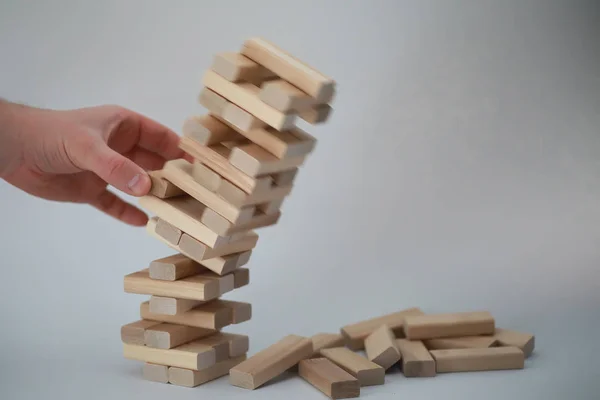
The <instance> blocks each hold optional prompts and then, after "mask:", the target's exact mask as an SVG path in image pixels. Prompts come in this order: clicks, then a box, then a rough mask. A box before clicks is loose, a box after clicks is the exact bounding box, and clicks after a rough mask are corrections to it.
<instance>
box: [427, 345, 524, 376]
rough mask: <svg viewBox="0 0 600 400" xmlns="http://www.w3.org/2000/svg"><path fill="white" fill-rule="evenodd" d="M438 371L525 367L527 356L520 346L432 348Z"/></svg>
mask: <svg viewBox="0 0 600 400" xmlns="http://www.w3.org/2000/svg"><path fill="white" fill-rule="evenodd" d="M431 356H432V357H433V358H434V360H435V364H436V371H437V372H438V373H443V372H468V371H494V370H504V369H523V368H524V367H525V356H524V354H523V352H522V351H521V349H519V348H518V347H489V348H474V349H450V350H432V351H431Z"/></svg>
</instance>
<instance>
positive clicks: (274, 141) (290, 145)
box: [241, 127, 316, 159]
mask: <svg viewBox="0 0 600 400" xmlns="http://www.w3.org/2000/svg"><path fill="white" fill-rule="evenodd" d="M241 133H242V135H244V136H245V137H247V138H248V139H249V140H251V141H252V142H254V143H255V144H257V145H258V146H260V147H261V148H263V149H265V150H266V151H268V152H269V153H271V154H272V155H273V156H275V157H277V158H279V159H286V158H294V157H300V156H305V155H307V154H309V153H311V152H312V151H313V150H314V148H315V145H316V139H315V138H314V137H313V136H311V135H309V134H308V133H306V132H304V131H302V130H301V129H300V128H297V127H296V128H292V129H290V130H287V131H283V132H281V131H277V130H275V129H273V128H256V129H251V130H247V131H244V132H241Z"/></svg>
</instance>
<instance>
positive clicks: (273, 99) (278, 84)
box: [258, 79, 316, 113]
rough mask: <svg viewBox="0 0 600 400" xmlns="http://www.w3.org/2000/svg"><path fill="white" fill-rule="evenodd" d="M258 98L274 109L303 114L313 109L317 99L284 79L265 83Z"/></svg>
mask: <svg viewBox="0 0 600 400" xmlns="http://www.w3.org/2000/svg"><path fill="white" fill-rule="evenodd" d="M258 98H259V99H261V100H262V101H263V102H264V103H265V104H267V105H269V106H271V107H273V108H274V109H276V110H278V111H281V112H284V113H287V112H292V111H296V112H301V111H307V110H310V109H311V108H313V107H314V106H315V104H316V102H315V99H313V98H312V97H310V96H309V95H308V94H307V93H306V92H303V91H302V90H300V89H298V88H297V87H296V86H294V85H292V84H291V83H289V82H287V81H285V80H283V79H275V80H272V81H268V82H265V83H264V84H263V85H262V86H261V89H260V93H259V94H258Z"/></svg>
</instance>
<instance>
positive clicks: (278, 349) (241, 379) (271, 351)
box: [229, 335, 312, 390]
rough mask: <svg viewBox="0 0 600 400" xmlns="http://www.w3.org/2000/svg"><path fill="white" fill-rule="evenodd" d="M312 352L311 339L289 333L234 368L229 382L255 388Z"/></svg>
mask: <svg viewBox="0 0 600 400" xmlns="http://www.w3.org/2000/svg"><path fill="white" fill-rule="evenodd" d="M311 354H312V342H311V341H310V339H307V338H304V337H301V336H296V335H288V336H286V337H284V338H283V339H281V340H280V341H278V342H277V343H275V344H273V345H271V346H270V347H268V348H266V349H264V350H261V351H259V352H258V353H256V354H254V355H253V356H252V357H250V358H248V359H247V360H246V361H244V362H243V363H241V364H238V365H237V366H235V367H234V368H232V369H231V371H229V382H230V383H231V384H232V385H233V386H239V387H241V388H244V389H251V390H254V389H256V388H258V387H260V386H262V385H263V384H265V383H266V382H268V381H270V380H271V379H273V378H275V377H276V376H278V375H280V374H282V373H283V372H285V371H286V370H288V369H289V368H290V367H292V366H294V365H296V364H297V363H298V362H300V360H303V359H305V358H307V357H310V356H311Z"/></svg>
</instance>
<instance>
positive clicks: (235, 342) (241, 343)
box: [219, 332, 250, 358]
mask: <svg viewBox="0 0 600 400" xmlns="http://www.w3.org/2000/svg"><path fill="white" fill-rule="evenodd" d="M219 334H220V335H222V336H224V337H225V338H227V340H228V341H229V357H230V358H235V357H239V356H242V355H245V354H246V353H247V352H248V349H249V348H250V341H249V338H248V336H246V335H238V334H235V333H227V332H221V333H219Z"/></svg>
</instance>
